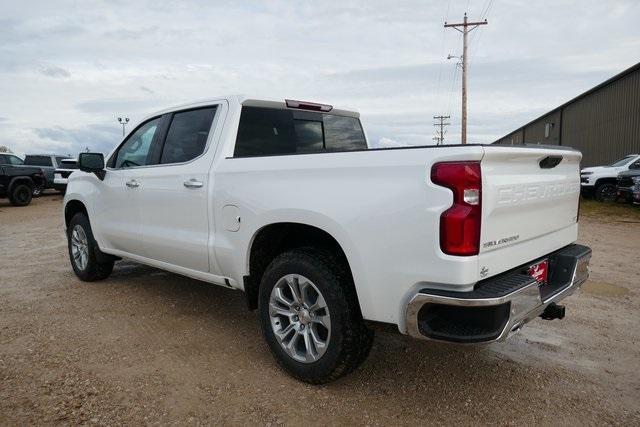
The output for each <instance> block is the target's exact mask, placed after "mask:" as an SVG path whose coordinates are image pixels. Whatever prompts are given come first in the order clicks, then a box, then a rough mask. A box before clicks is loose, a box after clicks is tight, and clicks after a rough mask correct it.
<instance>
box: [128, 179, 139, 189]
mask: <svg viewBox="0 0 640 427" xmlns="http://www.w3.org/2000/svg"><path fill="white" fill-rule="evenodd" d="M126 185H127V187H129V188H137V187H140V183H139V182H138V181H136V180H135V179H132V180H130V181H127V182H126Z"/></svg>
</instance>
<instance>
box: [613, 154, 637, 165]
mask: <svg viewBox="0 0 640 427" xmlns="http://www.w3.org/2000/svg"><path fill="white" fill-rule="evenodd" d="M634 157H635V156H625V157H623V158H621V159H620V160H616V161H615V162H613V163H611V164H610V165H609V167H612V168H617V167H619V166H624V165H626V164H627V162H628V161H629V160H631V159H632V158H634Z"/></svg>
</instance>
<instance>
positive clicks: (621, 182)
mask: <svg viewBox="0 0 640 427" xmlns="http://www.w3.org/2000/svg"><path fill="white" fill-rule="evenodd" d="M617 186H618V198H621V199H624V200H625V201H627V202H630V203H640V170H638V169H635V170H628V171H624V172H620V173H619V174H618V180H617Z"/></svg>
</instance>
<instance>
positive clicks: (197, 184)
mask: <svg viewBox="0 0 640 427" xmlns="http://www.w3.org/2000/svg"><path fill="white" fill-rule="evenodd" d="M203 185H204V184H203V183H202V181H198V180H197V179H195V178H191V179H190V180H189V181H185V182H184V186H185V187H187V188H200V187H202V186H203Z"/></svg>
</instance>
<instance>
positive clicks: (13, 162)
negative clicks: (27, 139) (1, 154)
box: [7, 155, 24, 166]
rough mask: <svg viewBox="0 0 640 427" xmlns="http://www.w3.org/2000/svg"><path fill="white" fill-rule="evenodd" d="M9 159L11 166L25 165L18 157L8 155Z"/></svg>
mask: <svg viewBox="0 0 640 427" xmlns="http://www.w3.org/2000/svg"><path fill="white" fill-rule="evenodd" d="M7 157H8V158H9V159H8V160H9V164H10V165H15V166H20V165H23V164H24V162H23V161H22V159H21V158H20V157H18V156H11V155H7Z"/></svg>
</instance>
